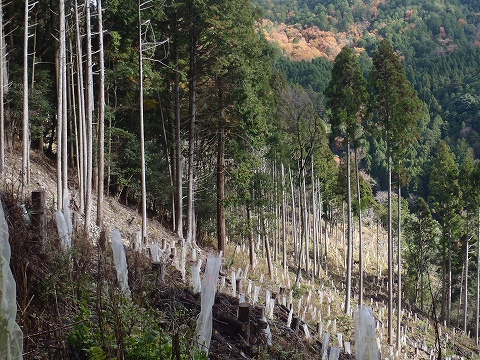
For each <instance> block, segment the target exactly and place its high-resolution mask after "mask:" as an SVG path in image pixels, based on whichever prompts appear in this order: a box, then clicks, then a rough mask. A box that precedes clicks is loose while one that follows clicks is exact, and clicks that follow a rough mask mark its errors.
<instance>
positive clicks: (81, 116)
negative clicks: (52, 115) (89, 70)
mask: <svg viewBox="0 0 480 360" xmlns="http://www.w3.org/2000/svg"><path fill="white" fill-rule="evenodd" d="M74 6H75V33H76V36H75V43H76V50H77V55H76V65H77V69H76V71H75V73H76V75H77V94H78V103H77V108H78V123H77V124H78V133H79V136H78V138H77V143H78V144H79V146H78V147H79V151H78V152H77V157H78V159H79V169H80V171H79V173H78V183H79V188H80V212H82V213H83V212H84V211H85V203H86V197H85V195H86V180H87V173H86V163H87V152H86V151H87V132H86V123H85V122H86V113H85V92H84V79H83V60H82V59H83V51H82V43H81V39H82V34H81V33H80V17H79V14H78V4H77V0H75V3H74Z"/></svg>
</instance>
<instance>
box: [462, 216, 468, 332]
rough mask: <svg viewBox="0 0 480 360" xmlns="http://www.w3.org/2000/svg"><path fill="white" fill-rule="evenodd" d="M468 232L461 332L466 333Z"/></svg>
mask: <svg viewBox="0 0 480 360" xmlns="http://www.w3.org/2000/svg"><path fill="white" fill-rule="evenodd" d="M467 218H469V215H468V212H467ZM467 221H468V220H467ZM467 226H468V225H467ZM468 227H469V226H468ZM468 233H469V231H467V235H466V239H465V286H464V288H465V294H464V298H463V332H464V333H465V334H466V333H467V317H468V311H467V310H468V250H469V249H468V246H469V241H468V236H469V235H468Z"/></svg>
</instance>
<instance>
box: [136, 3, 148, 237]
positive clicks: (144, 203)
mask: <svg viewBox="0 0 480 360" xmlns="http://www.w3.org/2000/svg"><path fill="white" fill-rule="evenodd" d="M141 5H142V4H141V0H138V46H139V49H138V78H139V87H140V88H139V92H140V94H139V96H140V100H139V106H140V154H141V160H140V162H141V164H140V166H141V168H142V178H141V182H142V183H141V186H142V245H145V244H146V243H147V185H146V175H145V172H146V171H145V131H144V121H143V49H142V13H141Z"/></svg>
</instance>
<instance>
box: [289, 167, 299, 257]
mask: <svg viewBox="0 0 480 360" xmlns="http://www.w3.org/2000/svg"><path fill="white" fill-rule="evenodd" d="M288 172H289V175H290V192H291V196H292V238H293V260H294V262H295V261H297V257H298V246H297V245H298V240H297V217H296V215H295V214H296V210H295V190H294V184H293V176H292V169H291V168H290V167H289V168H288Z"/></svg>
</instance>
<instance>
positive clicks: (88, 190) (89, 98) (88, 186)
mask: <svg viewBox="0 0 480 360" xmlns="http://www.w3.org/2000/svg"><path fill="white" fill-rule="evenodd" d="M85 10H86V11H85V14H86V15H85V19H86V35H87V37H86V47H87V87H86V90H87V92H86V96H85V99H86V109H87V111H86V122H87V126H86V128H87V129H86V130H87V139H86V140H87V149H86V154H87V157H86V159H87V160H86V175H87V178H86V181H85V231H87V232H88V230H89V228H90V224H91V216H92V181H93V179H92V178H93V108H94V104H93V69H92V67H93V61H92V31H91V26H90V1H89V0H85Z"/></svg>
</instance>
